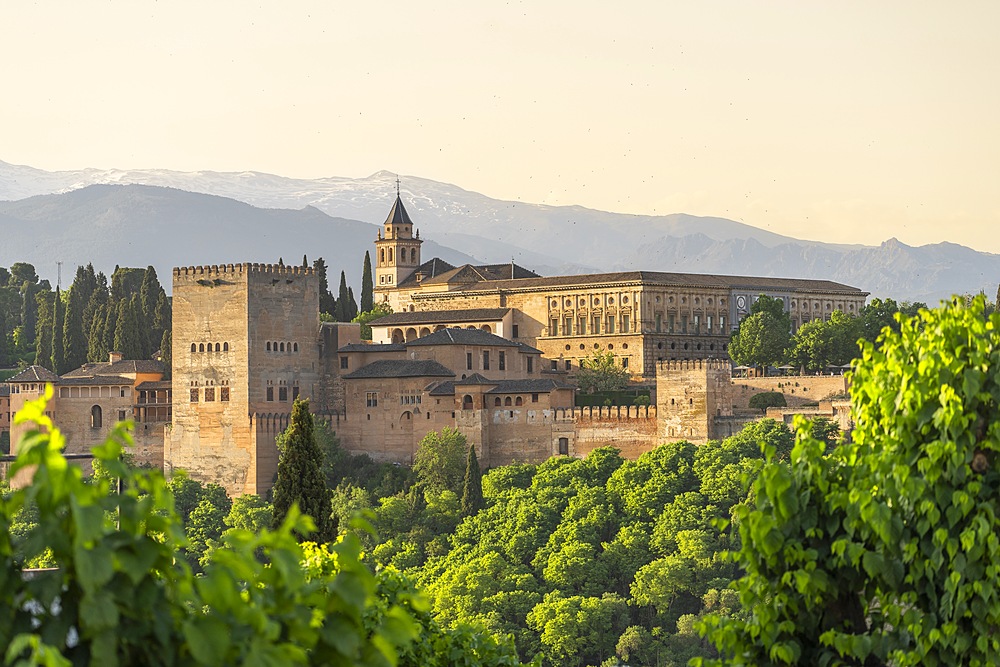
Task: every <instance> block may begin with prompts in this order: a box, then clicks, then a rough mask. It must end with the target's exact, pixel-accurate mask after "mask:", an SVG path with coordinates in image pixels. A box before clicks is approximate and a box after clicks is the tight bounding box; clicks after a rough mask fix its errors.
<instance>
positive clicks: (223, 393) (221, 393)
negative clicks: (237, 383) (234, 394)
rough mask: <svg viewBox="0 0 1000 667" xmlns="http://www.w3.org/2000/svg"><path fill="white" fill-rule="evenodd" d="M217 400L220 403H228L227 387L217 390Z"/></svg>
mask: <svg viewBox="0 0 1000 667" xmlns="http://www.w3.org/2000/svg"><path fill="white" fill-rule="evenodd" d="M219 400H220V401H229V387H220V388H219Z"/></svg>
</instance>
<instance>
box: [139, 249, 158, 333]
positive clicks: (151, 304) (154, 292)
mask: <svg viewBox="0 0 1000 667" xmlns="http://www.w3.org/2000/svg"><path fill="white" fill-rule="evenodd" d="M162 289H163V288H162V287H160V281H159V280H158V279H157V277H156V269H154V268H153V267H152V266H147V267H146V271H145V273H143V274H142V287H140V288H139V305H140V307H141V312H140V314H139V315H140V317H141V319H142V323H143V326H145V327H152V326H153V318H154V317H155V316H156V300H157V298H158V297H159V296H160V291H161V290H162ZM157 340H159V339H157Z"/></svg>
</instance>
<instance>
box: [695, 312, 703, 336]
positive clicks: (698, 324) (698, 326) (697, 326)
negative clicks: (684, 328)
mask: <svg viewBox="0 0 1000 667" xmlns="http://www.w3.org/2000/svg"><path fill="white" fill-rule="evenodd" d="M694 332H695V333H696V334H700V333H701V315H695V316H694Z"/></svg>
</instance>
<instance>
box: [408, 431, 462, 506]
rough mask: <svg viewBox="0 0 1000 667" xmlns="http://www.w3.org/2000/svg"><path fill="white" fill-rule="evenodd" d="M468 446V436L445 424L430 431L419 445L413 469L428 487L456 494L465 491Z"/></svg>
mask: <svg viewBox="0 0 1000 667" xmlns="http://www.w3.org/2000/svg"><path fill="white" fill-rule="evenodd" d="M468 447H469V443H468V442H467V441H466V440H465V436H464V435H462V434H461V433H459V431H458V430H457V429H454V428H451V427H448V426H445V427H444V428H443V429H441V430H440V431H431V432H430V433H428V434H427V435H425V436H424V437H423V438H422V439H421V440H420V444H419V445H418V446H417V452H416V454H414V456H413V471H414V472H415V473H417V478H418V479H419V480H420V482H421V483H422V484H423V485H424V486H426V487H427V488H428V489H430V490H432V491H451V492H452V493H455V494H457V493H459V492H460V491H461V490H462V481H463V478H464V476H465V469H466V455H467V453H468Z"/></svg>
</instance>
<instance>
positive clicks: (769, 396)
mask: <svg viewBox="0 0 1000 667" xmlns="http://www.w3.org/2000/svg"><path fill="white" fill-rule="evenodd" d="M747 404H748V405H749V406H750V408H751V409H753V410H760V411H761V412H766V411H767V409H768V408H783V407H785V406H786V405H788V404H787V403H786V402H785V395H784V394H782V393H781V392H780V391H762V392H760V393H759V394H754V395H753V396H751V397H750V400H749V401H747Z"/></svg>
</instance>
